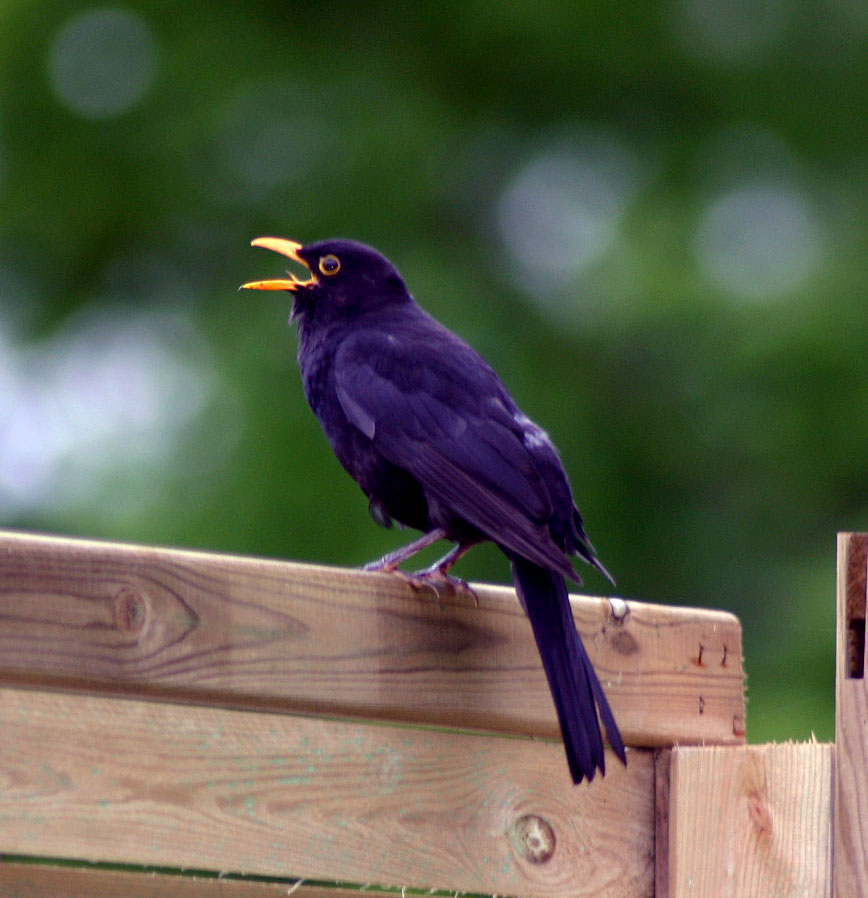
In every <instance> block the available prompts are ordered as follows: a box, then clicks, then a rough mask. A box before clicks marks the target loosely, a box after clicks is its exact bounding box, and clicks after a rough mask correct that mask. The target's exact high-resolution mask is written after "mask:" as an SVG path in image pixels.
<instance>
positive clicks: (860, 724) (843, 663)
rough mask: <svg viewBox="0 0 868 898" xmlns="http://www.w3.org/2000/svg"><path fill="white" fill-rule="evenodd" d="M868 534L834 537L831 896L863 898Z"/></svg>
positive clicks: (867, 796) (867, 805) (867, 859)
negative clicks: (835, 618) (835, 616)
mask: <svg viewBox="0 0 868 898" xmlns="http://www.w3.org/2000/svg"><path fill="white" fill-rule="evenodd" d="M866 571H868V534H861V533H860V534H857V533H844V534H840V535H839V537H838V600H837V604H838V625H837V653H836V654H837V660H836V664H835V692H836V710H835V752H836V753H835V855H834V857H835V869H834V881H835V896H836V898H865V896H868V775H866V771H868V680H866V679H865V660H866V659H865V618H866Z"/></svg>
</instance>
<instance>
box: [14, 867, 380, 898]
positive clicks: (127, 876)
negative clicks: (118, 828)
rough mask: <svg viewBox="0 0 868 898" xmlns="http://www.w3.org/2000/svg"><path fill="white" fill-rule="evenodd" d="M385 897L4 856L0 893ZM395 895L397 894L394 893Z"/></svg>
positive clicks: (31, 897)
mask: <svg viewBox="0 0 868 898" xmlns="http://www.w3.org/2000/svg"><path fill="white" fill-rule="evenodd" d="M290 890H292V894H293V896H294V898H383V896H384V894H385V893H383V892H379V893H378V892H368V891H365V892H363V893H360V892H359V891H357V890H356V891H350V890H347V889H323V888H311V887H308V886H305V885H301V886H299V887H298V888H295V885H294V883H293V882H292V881H286V882H250V881H243V880H242V881H239V880H233V879H216V878H213V877H202V876H178V875H167V874H165V873H153V872H147V871H135V872H133V871H128V870H104V869H99V868H97V869H94V868H89V867H66V866H57V865H55V864H37V863H16V862H12V863H9V862H6V861H0V894H2V895H5V896H10V898H46V896H54V898H118V896H123V898H278V896H280V898H286V896H287V895H288V894H289V892H290ZM390 898H394V895H392V896H390Z"/></svg>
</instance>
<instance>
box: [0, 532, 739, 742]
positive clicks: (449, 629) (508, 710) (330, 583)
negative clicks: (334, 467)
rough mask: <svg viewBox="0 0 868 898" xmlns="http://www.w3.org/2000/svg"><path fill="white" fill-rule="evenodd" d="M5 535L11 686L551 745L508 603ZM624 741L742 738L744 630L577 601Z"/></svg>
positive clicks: (534, 663)
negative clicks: (446, 729) (506, 736)
mask: <svg viewBox="0 0 868 898" xmlns="http://www.w3.org/2000/svg"><path fill="white" fill-rule="evenodd" d="M475 588H476V589H477V591H478V594H479V605H478V606H476V605H475V604H474V602H473V601H472V600H470V599H469V598H468V597H467V596H465V595H459V596H455V595H450V594H447V595H444V596H442V597H441V598H440V600H439V601H437V600H435V599H433V598H432V597H431V596H430V595H429V594H428V593H427V592H422V593H420V594H416V593H414V592H413V590H412V589H411V588H410V587H408V586H407V585H406V584H405V583H403V582H402V581H400V580H399V579H398V578H396V577H393V576H388V575H383V574H365V573H362V572H360V571H354V570H340V569H332V568H324V567H315V566H311V565H301V564H292V563H287V562H276V561H267V560H261V559H254V558H238V557H232V556H225V555H212V554H206V553H197V552H186V551H176V550H170V549H156V548H148V547H141V546H128V545H117V544H112V543H98V542H86V541H80V540H69V539H61V538H52V537H41V536H33V535H23V534H15V533H9V532H6V533H0V619H2V628H0V682H5V683H7V684H19V685H40V686H46V685H50V686H51V687H52V688H76V689H90V690H108V691H113V692H116V693H117V692H122V693H123V694H132V693H137V694H140V695H149V696H157V697H163V698H165V697H169V698H172V699H173V700H178V701H184V700H188V701H196V702H209V703H213V704H219V705H223V706H230V707H259V708H272V709H278V708H279V709H281V710H286V711H291V712H295V713H317V714H326V715H336V716H342V717H346V716H350V717H366V718H369V717H376V718H381V719H390V720H404V721H411V722H420V723H426V724H433V725H445V726H462V727H468V728H477V729H485V730H493V731H499V732H507V733H523V734H537V735H544V736H556V735H557V734H558V727H557V721H556V718H555V713H554V708H553V705H552V702H551V698H550V696H549V692H548V688H547V685H546V682H545V677H544V676H543V673H542V669H541V666H540V662H539V657H538V655H537V651H536V647H535V645H534V642H533V637H532V635H531V631H530V627H529V625H528V623H527V621H526V620H525V617H524V614H523V612H522V611H521V609H520V607H519V605H518V603H517V601H516V599H515V595H514V593H513V591H512V590H511V589H503V588H496V587H483V586H479V587H475ZM573 606H574V611H575V617H576V622H577V625H578V627H579V629H580V631H581V633H582V635H583V638H584V640H585V644H586V645H587V647H588V651H589V652H590V654H591V657H592V659H593V662H594V665H595V667H596V669H597V671H598V672H599V675H600V678H601V680H602V681H603V683H604V686H605V687H606V690H607V692H608V695H609V698H610V701H611V704H612V706H613V709H614V711H615V715H616V717H617V718H618V722H619V724H620V727H621V731H622V733H623V735H624V737H625V741H627V742H628V743H629V744H632V745H638V746H665V745H670V744H673V743H675V742H680V743H682V744H689V743H701V742H716V743H740V742H743V741H744V695H743V685H744V674H743V671H742V664H741V661H742V658H741V629H740V626H739V623H738V621H737V619H736V618H734V617H733V616H732V615H729V614H725V613H721V612H711V611H699V610H695V609H684V608H666V607H662V606H656V605H643V604H640V603H634V602H631V603H629V606H628V609H629V613H627V614H626V616H625V617H624V618H616V617H615V616H614V615H613V613H612V609H611V607H610V604H609V602H607V601H605V600H602V599H590V598H575V599H574V600H573Z"/></svg>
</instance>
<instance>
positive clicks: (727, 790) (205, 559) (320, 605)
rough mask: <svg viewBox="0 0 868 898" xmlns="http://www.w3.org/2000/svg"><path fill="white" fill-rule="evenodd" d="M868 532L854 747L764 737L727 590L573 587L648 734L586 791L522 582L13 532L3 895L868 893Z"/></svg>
mask: <svg viewBox="0 0 868 898" xmlns="http://www.w3.org/2000/svg"><path fill="white" fill-rule="evenodd" d="M866 549H868V537H864V536H847V537H842V539H841V545H840V552H841V562H840V570H839V583H840V586H839V607H840V609H841V612H840V620H841V621H842V623H841V625H840V626H839V640H840V646H839V668H838V677H839V680H838V696H839V705H838V713H839V718H838V721H839V723H838V737H837V753H836V751H835V747H834V746H830V745H819V744H814V743H812V744H806V745H792V744H790V745H772V746H746V745H744V740H745V726H744V720H745V717H744V714H745V709H744V675H743V671H742V659H741V630H740V626H739V623H738V621H737V620H736V619H735V618H734V617H732V616H731V615H729V614H725V613H721V612H716V611H707V610H696V609H684V608H671V607H663V606H657V605H650V604H643V603H638V602H632V601H630V602H628V603H626V605H625V606H624V607H619V606H618V605H617V604H616V605H615V606H614V607H613V606H612V604H610V603H609V602H608V601H606V600H602V599H590V598H579V597H576V598H574V600H573V607H574V613H575V618H576V623H577V625H578V627H579V629H580V631H581V633H582V636H583V638H584V640H585V644H586V645H587V647H588V650H589V652H590V654H591V656H592V659H593V661H594V664H595V666H596V668H597V671H598V672H599V674H600V678H601V680H602V681H603V683H604V686H605V688H606V690H607V693H608V695H609V698H610V701H611V704H612V707H613V710H614V712H615V716H616V718H617V719H618V721H619V723H620V725H621V729H622V732H623V735H624V738H625V741H626V742H627V744H628V745H629V746H630V749H629V764H628V766H627V768H626V769H625V768H623V767H621V765H620V764H619V763H618V762H617V761H616V760H615V759H614V757H611V762H610V763H609V765H608V773H607V775H606V777H605V778H604V779H597V780H595V781H594V782H593V783H591V784H583V785H581V786H577V787H576V786H573V785H572V784H571V782H570V779H569V775H568V772H567V768H566V764H565V762H564V758H563V753H562V747H561V745H560V743H559V741H558V727H557V722H556V719H555V714H554V709H553V707H552V703H551V699H550V698H549V694H548V690H547V686H546V682H545V678H544V675H543V673H542V670H541V667H540V663H539V659H538V656H537V653H536V648H535V646H534V643H533V638H532V635H531V633H530V628H529V626H528V624H527V622H526V620H525V618H524V616H523V613H522V611H521V609H520V608H519V606H518V603H517V602H516V600H515V596H514V594H513V592H512V591H511V590H507V589H502V588H496V587H488V586H485V587H482V586H480V587H478V588H477V591H478V594H479V602H478V604H475V603H474V602H473V600H472V599H470V598H468V597H467V596H465V595H454V594H451V593H446V594H444V595H441V596H440V597H439V598H435V597H434V596H432V595H430V594H428V593H426V592H421V593H417V592H414V591H413V590H412V589H411V588H410V587H408V586H407V585H406V584H404V583H402V582H400V581H399V580H398V579H397V578H394V577H391V576H388V575H382V574H370V573H362V572H358V571H348V570H338V569H331V568H324V567H315V566H311V565H301V564H292V563H285V562H276V561H266V560H261V559H252V558H242V557H232V556H226V555H211V554H205V553H197V552H187V551H176V550H169V549H159V548H153V547H142V546H124V545H117V544H111V543H98V542H85V541H79V540H71V539H62V538H54V537H43V536H34V535H24V534H16V533H0V620H2V623H0V895H3V896H7V895H8V896H14V898H35V896H40V898H41V896H45V895H52V896H62V898H78V896H109V895H117V894H123V895H124V896H130V898H144V896H148V898H152V896H154V898H155V896H160V898H165V896H170V895H171V896H178V898H192V896H196V898H200V896H201V898H218V896H220V898H224V896H231V898H258V896H267V895H280V894H284V895H285V894H288V893H290V892H294V893H296V895H297V898H345V896H347V895H349V894H350V893H352V894H353V895H357V894H358V892H359V890H362V891H365V892H369V893H372V894H375V895H382V894H386V893H392V894H394V893H398V894H402V893H403V894H407V893H413V892H421V893H426V894H427V893H429V892H435V893H436V892H439V893H443V894H450V895H451V894H457V893H463V892H469V893H474V894H496V895H515V896H539V898H546V896H553V898H554V896H558V898H559V896H586V895H587V896H601V898H607V896H611V898H614V896H619V898H627V896H658V898H686V896H700V898H705V896H718V895H720V896H726V895H732V896H738V898H751V896H757V898H760V896H761V898H769V896H778V895H780V896H787V898H798V896H810V898H823V896H831V895H832V894H833V891H832V890H833V876H834V882H835V887H836V889H837V891H836V892H835V893H834V894H835V895H836V898H851V896H854V898H855V896H859V895H865V894H868V892H866V882H868V868H866V857H868V852H866V843H868V835H866V833H868V829H866V826H865V824H864V817H865V814H866V812H865V808H866V807H868V775H866V772H865V767H864V764H865V759H866V757H868V748H866V746H868V735H866V734H868V724H866V708H868V696H866V693H865V687H864V679H862V678H861V674H860V672H859V671H860V669H859V665H858V663H857V659H858V658H859V652H860V651H861V652H862V656H861V657H862V658H863V659H864V632H865V627H864V623H865V582H866V578H865V566H866ZM860 578H861V579H860ZM860 602H861V605H860ZM860 621H861V624H860ZM860 626H861V630H860ZM860 633H861V643H860V642H859V638H860ZM848 634H849V641H848ZM860 646H861V648H860ZM842 647H843V648H842ZM840 659H844V660H843V661H842V660H840ZM848 659H849V660H848ZM842 665H843V667H842ZM862 670H864V661H863V667H862ZM833 761H835V763H834V764H833ZM836 788H837V800H835V801H833V797H834V796H835V794H836ZM833 807H834V809H835V811H834V820H833V810H832V809H833ZM833 824H834V825H833ZM833 847H834V850H833ZM833 857H834V859H835V860H834V864H833V861H832V858H833ZM833 867H834V869H833Z"/></svg>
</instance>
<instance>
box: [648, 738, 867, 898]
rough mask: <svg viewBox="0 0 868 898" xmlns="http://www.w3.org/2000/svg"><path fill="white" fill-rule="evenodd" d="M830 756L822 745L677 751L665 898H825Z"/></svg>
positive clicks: (672, 773) (827, 892)
mask: <svg viewBox="0 0 868 898" xmlns="http://www.w3.org/2000/svg"><path fill="white" fill-rule="evenodd" d="M833 757H834V747H833V746H831V745H820V744H818V743H809V744H801V745H793V744H787V745H761V746H759V745H758V746H745V747H740V748H733V747H729V748H716V747H715V748H712V747H709V748H675V749H673V750H672V752H671V755H670V759H671V767H670V778H671V779H670V795H669V815H668V826H669V845H668V858H669V870H668V877H667V880H668V882H667V885H668V892H667V893H666V898H706V896H713V895H733V896H738V898H775V896H781V898H828V896H830V895H831V843H832V831H831V818H832V763H833ZM658 851H659V848H658ZM847 894H848V895H851V896H852V895H854V894H856V893H852V892H851V893H847Z"/></svg>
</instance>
